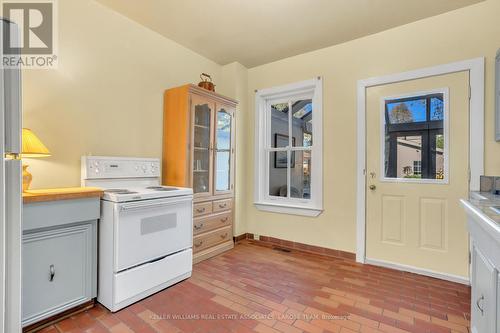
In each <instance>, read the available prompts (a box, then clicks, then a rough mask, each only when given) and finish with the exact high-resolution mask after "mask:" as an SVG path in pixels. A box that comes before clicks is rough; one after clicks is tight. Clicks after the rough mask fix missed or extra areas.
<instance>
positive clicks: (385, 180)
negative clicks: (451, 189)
mask: <svg viewBox="0 0 500 333" xmlns="http://www.w3.org/2000/svg"><path fill="white" fill-rule="evenodd" d="M431 94H443V102H444V103H443V105H444V111H443V115H444V128H443V133H444V134H443V135H444V152H443V153H444V179H426V178H424V179H413V178H397V177H396V178H391V177H386V176H385V174H384V173H385V172H384V170H385V165H384V159H385V149H380V170H381V172H380V175H379V181H380V182H381V183H414V184H437V185H440V184H441V185H447V184H449V182H450V181H449V169H448V168H449V164H448V163H449V161H448V155H449V133H450V128H449V124H450V114H449V111H448V110H449V103H450V100H449V96H450V89H449V88H448V87H445V88H440V89H432V90H425V91H418V92H413V93H411V94H403V95H394V96H387V97H383V98H381V99H380V133H384V131H385V102H386V101H387V100H395V99H402V98H410V97H419V96H425V95H431ZM380 147H385V138H384V136H383V135H380Z"/></svg>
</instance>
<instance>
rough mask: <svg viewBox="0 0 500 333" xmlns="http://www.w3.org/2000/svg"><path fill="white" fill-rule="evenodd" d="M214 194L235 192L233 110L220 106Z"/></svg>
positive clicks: (215, 152) (217, 120) (216, 124)
mask: <svg viewBox="0 0 500 333" xmlns="http://www.w3.org/2000/svg"><path fill="white" fill-rule="evenodd" d="M215 126H216V128H215V150H214V155H215V156H214V160H215V173H214V176H215V179H214V186H215V191H214V194H223V193H229V192H232V191H233V166H234V161H233V152H234V150H233V148H234V147H233V139H234V133H233V110H230V109H228V108H226V107H224V106H219V107H218V108H217V112H216V114H215Z"/></svg>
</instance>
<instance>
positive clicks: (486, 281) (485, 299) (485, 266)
mask: <svg viewBox="0 0 500 333" xmlns="http://www.w3.org/2000/svg"><path fill="white" fill-rule="evenodd" d="M471 281H472V300H471V319H472V320H471V331H472V333H495V332H496V315H497V302H498V296H497V286H498V271H497V270H496V269H495V267H493V265H492V264H491V263H490V261H489V260H488V259H487V258H486V257H485V256H484V255H483V254H482V253H481V251H480V250H479V249H478V248H477V247H476V246H474V245H473V249H472V279H471Z"/></svg>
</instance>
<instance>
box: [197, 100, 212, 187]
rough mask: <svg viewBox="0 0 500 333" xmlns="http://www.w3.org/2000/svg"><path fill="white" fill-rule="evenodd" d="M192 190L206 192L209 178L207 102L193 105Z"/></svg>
mask: <svg viewBox="0 0 500 333" xmlns="http://www.w3.org/2000/svg"><path fill="white" fill-rule="evenodd" d="M194 110H195V113H194V153H193V192H194V193H202V192H208V191H209V190H210V189H209V180H210V171H209V168H210V165H209V164H210V150H209V143H210V126H211V124H210V113H211V109H210V106H209V105H208V104H197V105H195V107H194Z"/></svg>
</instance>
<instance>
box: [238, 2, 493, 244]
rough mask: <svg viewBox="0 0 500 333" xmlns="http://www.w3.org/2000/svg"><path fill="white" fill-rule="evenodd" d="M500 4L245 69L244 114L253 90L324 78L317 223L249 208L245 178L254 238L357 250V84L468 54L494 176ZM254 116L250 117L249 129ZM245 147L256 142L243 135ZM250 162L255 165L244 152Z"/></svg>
mask: <svg viewBox="0 0 500 333" xmlns="http://www.w3.org/2000/svg"><path fill="white" fill-rule="evenodd" d="M498 13H500V1H498V0H488V1H486V2H484V3H480V4H477V5H474V6H471V7H467V8H463V9H460V10H457V11H454V12H450V13H447V14H443V15H439V16H436V17H432V18H429V19H426V20H422V21H419V22H415V23H412V24H409V25H406V26H402V27H399V28H395V29H392V30H388V31H385V32H382V33H379V34H376V35H372V36H368V37H365V38H362V39H358V40H354V41H351V42H348V43H345V44H341V45H337V46H333V47H329V48H326V49H322V50H318V51H315V52H311V53H307V54H302V55H299V56H296V57H292V58H288V59H284V60H281V61H277V62H274V63H270V64H267V65H263V66H260V67H256V68H252V69H250V70H249V72H248V91H249V96H248V101H249V103H248V110H249V111H250V110H254V90H255V89H262V88H268V87H272V86H276V85H281V84H285V83H290V82H295V81H299V80H305V79H310V78H312V77H315V76H318V75H321V76H323V78H324V88H323V96H324V104H323V114H324V125H323V126H324V127H323V128H324V130H323V133H324V138H323V140H324V141H323V149H324V167H323V170H324V171H323V172H324V207H325V211H324V212H323V213H322V214H321V215H320V216H319V217H317V218H307V217H301V216H291V215H281V214H274V213H265V212H261V211H258V210H257V209H255V207H254V206H253V203H252V200H251V199H252V195H253V189H254V188H253V184H254V182H253V177H252V176H251V175H250V174H249V176H248V177H247V178H246V180H247V182H246V186H245V188H246V190H247V198H248V200H247V201H246V204H247V207H246V217H247V221H246V224H247V228H248V229H247V230H248V232H251V233H256V234H260V235H267V236H274V237H279V238H283V239H287V240H293V241H298V242H303V243H307V244H313V245H319V246H324V247H329V248H336V249H341V250H346V251H351V252H355V249H356V222H355V221H356V220H355V218H356V206H355V201H356V200H355V199H356V193H355V185H356V82H357V80H359V79H364V78H368V77H373V76H379V75H385V74H391V73H396V72H401V71H406V70H412V69H417V68H422V67H427V66H433V65H438V64H443V63H449V62H453V61H458V60H464V59H469V58H474V57H480V56H485V57H486V70H487V73H486V121H485V125H486V126H485V127H486V134H485V135H486V161H485V163H486V164H485V166H486V172H487V173H490V174H500V144H498V143H496V142H494V140H493V132H494V128H493V127H494V125H493V124H494V123H493V119H494V114H493V98H494V96H493V87H494V81H493V80H494V78H493V70H494V57H495V52H496V50H497V48H498V47H500V24H499V23H498V22H499V21H498ZM253 115H254V113H253V112H248V123H249V126H253V123H254V116H253ZM247 142H248V144H247V145H251V144H252V143H253V142H254V132H253V130H249V131H248V135H247ZM247 163H248V165H252V164H253V150H249V152H248V157H247Z"/></svg>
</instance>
